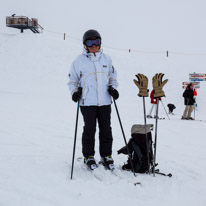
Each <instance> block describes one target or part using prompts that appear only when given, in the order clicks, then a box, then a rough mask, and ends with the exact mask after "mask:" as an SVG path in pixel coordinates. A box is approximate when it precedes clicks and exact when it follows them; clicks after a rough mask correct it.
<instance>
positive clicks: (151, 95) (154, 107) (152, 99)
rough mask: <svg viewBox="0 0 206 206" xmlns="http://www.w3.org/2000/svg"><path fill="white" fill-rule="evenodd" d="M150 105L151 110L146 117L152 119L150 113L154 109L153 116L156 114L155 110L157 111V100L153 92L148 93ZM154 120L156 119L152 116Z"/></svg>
mask: <svg viewBox="0 0 206 206" xmlns="http://www.w3.org/2000/svg"><path fill="white" fill-rule="evenodd" d="M150 99H151V101H150V103H151V104H152V106H151V109H150V112H149V114H148V115H147V118H153V116H152V111H153V109H154V114H156V109H157V98H155V97H154V90H152V91H151V93H150ZM159 100H160V101H161V98H159ZM154 118H156V115H154Z"/></svg>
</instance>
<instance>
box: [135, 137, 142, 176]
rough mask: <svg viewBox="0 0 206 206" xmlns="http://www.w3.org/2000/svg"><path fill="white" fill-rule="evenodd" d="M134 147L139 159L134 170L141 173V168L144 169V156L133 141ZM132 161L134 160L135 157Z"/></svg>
mask: <svg viewBox="0 0 206 206" xmlns="http://www.w3.org/2000/svg"><path fill="white" fill-rule="evenodd" d="M132 146H133V148H134V152H135V153H136V155H137V158H138V163H137V164H136V165H134V167H135V168H134V170H135V172H139V170H140V168H141V167H142V157H143V155H142V152H141V150H140V148H139V146H138V145H137V144H136V143H135V142H134V141H132ZM132 159H133V160H134V156H133V158H132Z"/></svg>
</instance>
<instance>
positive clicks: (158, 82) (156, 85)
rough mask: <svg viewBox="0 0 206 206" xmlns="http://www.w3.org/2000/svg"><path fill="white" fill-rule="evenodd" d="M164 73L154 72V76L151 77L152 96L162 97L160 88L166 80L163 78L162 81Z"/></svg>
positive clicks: (162, 92)
mask: <svg viewBox="0 0 206 206" xmlns="http://www.w3.org/2000/svg"><path fill="white" fill-rule="evenodd" d="M163 76H164V74H162V73H157V74H155V76H154V77H153V78H152V86H153V90H154V97H163V96H165V93H164V91H163V90H162V88H163V87H164V85H165V84H166V83H167V82H168V79H165V80H164V81H163V82H162V78H163Z"/></svg>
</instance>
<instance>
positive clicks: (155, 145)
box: [153, 98, 159, 176]
mask: <svg viewBox="0 0 206 206" xmlns="http://www.w3.org/2000/svg"><path fill="white" fill-rule="evenodd" d="M158 107H159V98H157V110H156V123H155V142H154V165H153V176H155V165H156V152H157V123H158Z"/></svg>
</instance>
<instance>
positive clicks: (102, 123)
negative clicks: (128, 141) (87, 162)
mask: <svg viewBox="0 0 206 206" xmlns="http://www.w3.org/2000/svg"><path fill="white" fill-rule="evenodd" d="M80 109H81V113H82V115H83V119H84V128H83V134H82V153H83V155H84V157H88V156H94V154H95V133H96V123H97V122H98V125H99V144H100V145H99V153H100V156H101V157H105V156H108V155H111V154H112V141H113V138H112V129H111V105H106V106H81V107H80Z"/></svg>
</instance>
